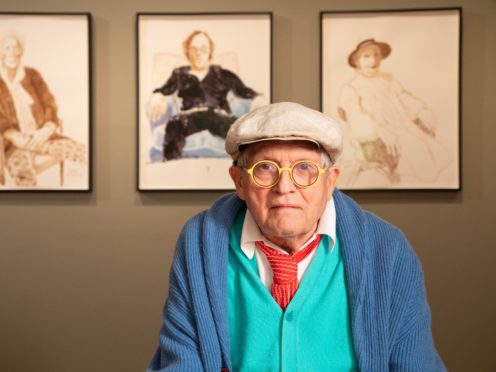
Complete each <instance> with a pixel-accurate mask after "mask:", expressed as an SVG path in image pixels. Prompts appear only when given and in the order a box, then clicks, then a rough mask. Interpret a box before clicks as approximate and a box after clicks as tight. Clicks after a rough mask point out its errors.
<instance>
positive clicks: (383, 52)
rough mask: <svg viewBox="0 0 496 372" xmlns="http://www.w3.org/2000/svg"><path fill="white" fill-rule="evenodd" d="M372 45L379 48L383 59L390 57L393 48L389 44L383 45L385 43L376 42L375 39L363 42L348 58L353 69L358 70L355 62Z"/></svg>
mask: <svg viewBox="0 0 496 372" xmlns="http://www.w3.org/2000/svg"><path fill="white" fill-rule="evenodd" d="M371 45H375V46H376V47H378V48H379V51H380V53H381V57H382V58H383V59H384V58H386V57H387V56H389V54H390V53H391V47H390V46H389V44H386V43H383V42H380V41H375V39H367V40H364V41H362V42H361V43H359V44H358V45H357V47H356V48H355V50H354V51H353V52H351V54H350V56H349V57H348V63H349V64H350V66H351V67H354V68H357V67H358V66H357V65H356V63H355V61H356V60H357V58H358V56H359V54H360V52H361V51H362V50H363V49H364V48H365V47H368V46H371Z"/></svg>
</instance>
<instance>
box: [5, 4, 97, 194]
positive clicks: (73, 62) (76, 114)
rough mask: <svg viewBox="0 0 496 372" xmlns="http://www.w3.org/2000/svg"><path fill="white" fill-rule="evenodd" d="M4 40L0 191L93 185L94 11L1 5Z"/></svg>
mask: <svg viewBox="0 0 496 372" xmlns="http://www.w3.org/2000/svg"><path fill="white" fill-rule="evenodd" d="M0 41H1V43H2V45H0V47H1V48H2V49H1V51H0V57H1V58H0V66H1V69H2V71H3V72H2V76H1V79H2V80H1V82H0V95H2V96H3V97H2V98H1V99H2V101H3V102H2V105H1V106H2V107H1V109H0V117H1V119H2V120H1V121H2V124H3V128H2V129H1V134H0V192H91V191H92V166H91V164H92V16H91V14H90V13H87V12H0ZM68 41H70V42H68ZM4 43H5V44H4ZM7 44H9V45H10V46H9V48H11V47H12V46H13V47H14V48H15V52H12V53H14V54H12V55H9V57H7V53H6V52H5V53H4V51H6V50H7V46H6V45H7ZM4 45H5V46H6V48H5V49H4ZM9 50H10V49H9ZM47 50H49V53H47ZM9 53H10V52H9ZM19 53H20V54H19ZM15 55H17V56H18V57H15ZM7 71H10V72H7ZM14 71H15V72H14ZM4 79H5V80H4ZM8 79H10V80H9V82H8V83H7V82H6V81H7V80H8ZM19 92H20V93H19ZM23 107H24V109H23ZM28 107H29V108H30V109H26V108H28ZM48 122H51V123H53V124H55V126H52V127H51V128H52V130H53V128H55V131H54V132H53V133H52V132H51V131H50V129H49V128H47V127H49V126H51V124H49V125H46V124H47V123H48ZM45 125H46V130H47V131H48V133H49V134H46V135H42V136H41V137H38V141H36V140H35V141H32V139H33V137H34V134H35V132H36V131H37V130H38V129H40V128H41V127H43V126H45ZM8 129H12V130H13V131H16V132H18V133H20V134H21V136H22V138H23V141H21V142H17V143H15V142H14V141H13V140H12V139H11V136H10V135H9V134H6V131H7V130H8ZM10 133H12V131H11V132H10ZM50 133H51V134H50ZM7 137H9V138H7ZM47 138H48V140H47ZM24 140H26V141H24ZM16 144H20V145H23V146H25V147H21V146H16ZM19 159H21V161H20V162H18V160H19ZM19 164H21V166H19Z"/></svg>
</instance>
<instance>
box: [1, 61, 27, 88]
mask: <svg viewBox="0 0 496 372" xmlns="http://www.w3.org/2000/svg"><path fill="white" fill-rule="evenodd" d="M24 76H26V72H25V69H24V66H22V65H19V66H18V67H17V70H16V73H15V75H14V79H12V80H9V78H8V73H7V69H5V68H4V67H3V66H0V77H1V78H2V79H3V81H4V82H5V84H7V85H8V86H12V85H14V84H19V83H20V82H21V81H22V79H24Z"/></svg>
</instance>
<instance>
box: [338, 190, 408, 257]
mask: <svg viewBox="0 0 496 372" xmlns="http://www.w3.org/2000/svg"><path fill="white" fill-rule="evenodd" d="M335 201H336V213H337V218H338V227H339V225H341V226H340V228H339V230H340V231H341V232H342V233H343V232H345V235H347V236H348V237H350V238H349V239H352V240H357V239H363V240H365V241H366V243H365V244H366V246H367V247H368V248H367V252H364V253H365V254H373V253H379V252H381V253H380V255H384V254H385V255H389V254H392V255H394V256H396V255H397V254H398V253H400V252H403V253H406V251H408V250H411V248H410V246H409V244H408V242H407V239H406V237H405V235H404V234H403V232H402V231H401V230H400V229H399V228H398V227H397V226H395V225H393V224H392V223H391V222H389V221H386V220H384V219H382V218H381V217H379V216H377V215H376V214H374V213H372V212H370V211H367V210H365V209H363V208H362V207H361V206H359V205H358V204H357V203H356V202H355V201H354V200H353V199H351V198H350V197H349V196H347V195H345V194H343V193H342V192H338V193H336V195H335Z"/></svg>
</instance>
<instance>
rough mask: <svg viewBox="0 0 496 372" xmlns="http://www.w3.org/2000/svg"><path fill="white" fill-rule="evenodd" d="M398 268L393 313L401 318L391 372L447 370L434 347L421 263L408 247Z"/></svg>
mask: <svg viewBox="0 0 496 372" xmlns="http://www.w3.org/2000/svg"><path fill="white" fill-rule="evenodd" d="M405 245H406V246H407V249H405V254H404V255H402V257H401V258H400V259H398V260H397V263H396V265H395V273H394V276H395V279H394V280H393V282H394V283H396V284H395V285H394V291H393V302H392V307H393V310H394V311H393V312H394V313H396V314H398V325H397V332H395V333H396V337H395V339H394V341H393V343H392V345H391V353H390V360H389V370H390V371H393V372H394V371H397V372H400V371H401V372H417V371H426V372H441V371H446V368H445V366H444V365H443V362H442V360H441V358H440V356H439V354H438V353H437V351H436V348H435V347H434V342H433V339H432V332H431V314H430V310H429V305H428V303H427V299H426V292H425V287H424V278H423V273H422V269H421V266H420V262H419V260H418V258H417V256H416V255H415V253H414V252H413V250H412V249H411V248H410V247H409V245H408V243H406V240H405Z"/></svg>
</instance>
